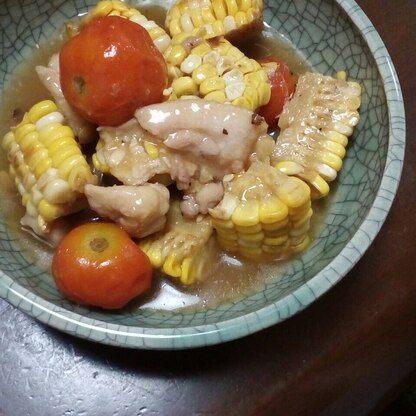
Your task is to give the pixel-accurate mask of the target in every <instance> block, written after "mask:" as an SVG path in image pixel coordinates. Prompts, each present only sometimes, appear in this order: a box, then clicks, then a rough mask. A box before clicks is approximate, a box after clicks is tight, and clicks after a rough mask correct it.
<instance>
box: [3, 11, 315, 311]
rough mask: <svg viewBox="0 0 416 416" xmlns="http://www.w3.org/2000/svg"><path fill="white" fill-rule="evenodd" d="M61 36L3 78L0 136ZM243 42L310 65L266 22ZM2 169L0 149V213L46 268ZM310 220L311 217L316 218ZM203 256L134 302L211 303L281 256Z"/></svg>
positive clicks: (273, 271)
mask: <svg viewBox="0 0 416 416" xmlns="http://www.w3.org/2000/svg"><path fill="white" fill-rule="evenodd" d="M142 12H144V13H145V14H146V15H147V16H149V17H150V18H151V19H153V20H155V21H159V22H163V13H164V12H163V10H162V9H161V8H160V7H153V8H152V7H146V9H142ZM63 38H64V35H63V31H62V32H60V33H57V34H56V35H55V36H54V37H53V38H52V39H50V40H49V41H48V42H46V43H44V44H43V45H41V46H40V47H39V48H38V49H36V50H35V51H33V53H32V55H31V56H30V57H29V58H28V59H27V60H26V61H25V62H24V63H22V64H21V65H20V66H19V67H18V68H17V69H16V71H15V73H14V74H13V77H12V78H11V80H10V82H9V84H8V85H7V86H5V90H4V92H3V102H2V107H1V111H0V137H3V136H4V134H5V133H6V132H7V131H8V129H9V126H10V125H12V124H13V114H14V113H15V110H16V109H18V110H19V111H20V112H22V111H23V112H24V111H26V110H28V109H29V108H30V107H31V106H32V105H33V104H35V103H36V102H38V101H41V100H43V99H46V98H50V95H49V93H48V92H47V91H46V89H45V88H44V87H43V86H42V84H41V83H40V81H39V80H38V77H37V74H36V72H35V71H34V67H35V66H36V65H46V64H47V62H48V60H49V58H50V56H51V55H52V54H53V53H55V52H56V51H58V50H59V47H60V45H61V44H62V42H63ZM248 44H249V45H250V46H249V47H244V45H243V47H242V49H243V51H244V52H245V53H246V54H247V55H249V56H251V57H253V58H260V57H262V56H265V55H269V54H273V55H277V56H280V57H281V58H282V59H283V60H285V61H286V62H287V63H288V65H289V67H290V68H291V69H292V70H293V71H294V72H296V73H301V72H304V71H305V70H307V69H310V67H309V65H308V64H307V62H306V60H305V59H304V58H303V57H302V56H300V55H299V54H297V53H296V51H295V49H294V48H293V46H292V45H291V44H290V43H289V41H288V40H286V39H285V38H283V37H282V36H280V35H277V34H276V33H275V32H273V31H272V30H271V29H270V28H267V27H266V28H265V30H264V32H263V33H262V34H261V35H258V36H255V37H253V38H252V39H250V41H249V42H246V45H248ZM7 169H8V168H7V160H6V157H5V155H4V152H3V151H1V152H0V196H1V201H2V204H1V209H2V211H3V214H4V216H5V217H6V218H8V226H9V229H10V232H11V233H13V234H14V235H16V237H17V238H18V239H19V241H20V242H21V246H22V248H23V249H25V250H26V251H28V252H30V253H31V256H32V257H33V261H34V262H35V263H36V264H37V265H38V266H39V267H40V268H41V269H43V270H46V271H49V270H50V264H51V258H52V253H53V250H52V248H51V247H50V246H49V245H48V244H46V243H44V242H42V241H40V240H39V239H37V238H35V237H34V236H33V235H31V234H30V233H28V232H26V231H24V230H22V229H21V227H20V218H21V217H22V216H23V213H24V209H23V207H22V206H21V204H20V197H18V195H17V193H16V190H15V188H14V185H13V183H11V180H10V178H9V176H8V174H7V173H6V172H7ZM313 222H316V218H314V221H313ZM314 227H316V224H315V225H314ZM207 251H208V250H207ZM204 262H205V264H206V266H207V267H205V269H206V276H205V278H204V280H203V281H201V282H198V283H196V284H194V285H192V286H190V287H180V286H177V285H176V284H174V283H172V282H171V281H170V280H168V279H166V278H165V277H164V276H163V275H162V274H161V273H159V272H155V280H154V285H153V286H154V287H153V290H152V292H151V293H150V294H149V295H148V296H146V298H145V299H144V302H142V303H141V304H140V305H138V306H137V307H138V308H155V309H159V310H174V309H178V308H184V307H185V308H202V307H212V306H215V305H216V304H218V303H222V302H224V301H227V300H231V299H238V298H241V297H243V296H245V295H248V294H252V293H254V292H255V291H256V290H257V289H259V288H260V287H262V286H263V285H264V284H265V283H266V282H268V281H270V280H271V279H272V280H275V279H279V277H280V276H281V275H282V273H284V269H285V262H284V261H279V262H277V261H273V262H261V263H257V262H250V261H247V260H243V259H239V258H236V257H234V256H231V255H228V254H227V253H224V252H222V251H220V250H219V249H218V248H217V247H216V246H215V245H212V247H211V249H210V250H209V255H208V256H207V257H206V258H205V259H204ZM51 279H52V278H51Z"/></svg>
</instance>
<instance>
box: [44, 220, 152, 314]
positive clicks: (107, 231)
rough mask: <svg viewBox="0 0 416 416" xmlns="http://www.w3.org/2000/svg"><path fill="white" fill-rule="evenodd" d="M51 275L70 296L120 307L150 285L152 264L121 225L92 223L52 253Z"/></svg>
mask: <svg viewBox="0 0 416 416" xmlns="http://www.w3.org/2000/svg"><path fill="white" fill-rule="evenodd" d="M52 274H53V277H54V279H55V282H56V285H57V286H58V289H59V290H60V291H61V292H62V293H63V294H64V295H65V296H66V297H67V298H68V299H70V300H72V301H74V302H77V303H80V304H86V305H91V306H98V307H100V308H104V309H118V308H122V307H123V306H125V305H126V304H127V303H128V302H129V301H130V300H132V299H133V298H135V297H136V296H138V295H140V294H142V293H143V292H145V291H146V290H147V289H149V288H150V285H151V279H152V267H151V265H150V261H149V259H148V258H147V256H146V254H144V253H143V251H142V250H140V248H139V247H138V246H137V245H136V244H135V243H134V242H133V240H132V239H131V238H130V236H129V235H128V234H127V233H126V232H125V231H124V230H122V229H121V228H120V227H119V226H117V225H116V224H112V223H101V222H92V223H87V224H83V225H80V226H78V227H76V228H74V229H73V230H72V231H70V232H69V233H68V234H67V235H66V236H65V237H64V238H63V239H62V241H61V242H60V243H59V245H58V248H57V250H56V251H55V254H54V256H53V260H52Z"/></svg>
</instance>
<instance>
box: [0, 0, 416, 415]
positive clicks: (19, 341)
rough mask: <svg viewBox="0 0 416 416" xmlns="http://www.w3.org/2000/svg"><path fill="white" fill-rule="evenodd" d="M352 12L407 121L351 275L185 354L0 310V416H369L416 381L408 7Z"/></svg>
mask: <svg viewBox="0 0 416 416" xmlns="http://www.w3.org/2000/svg"><path fill="white" fill-rule="evenodd" d="M358 3H359V5H360V6H361V7H362V8H363V9H364V11H365V12H366V13H367V15H368V16H369V17H370V19H371V20H372V21H373V23H374V24H375V26H376V28H377V29H378V30H379V33H380V35H381V37H382V38H383V39H384V41H385V44H386V46H387V48H388V50H389V51H390V54H391V56H392V58H393V62H394V63H395V66H396V69H397V71H398V74H399V77H400V80H401V85H402V88H403V93H404V97H405V103H406V109H407V120H408V124H407V131H408V134H407V137H408V141H407V148H406V161H405V166H404V172H403V179H402V182H401V185H400V189H399V192H398V195H397V198H396V200H395V202H394V205H393V208H392V211H391V213H390V215H389V216H388V219H387V221H386V223H385V225H384V227H383V228H382V230H381V232H380V234H379V235H378V237H377V238H376V240H375V242H374V244H373V245H372V246H371V248H370V249H369V250H368V252H367V253H366V254H365V256H364V257H363V259H362V260H361V261H360V262H359V263H358V265H357V266H356V267H355V268H354V269H353V270H352V271H351V272H350V273H349V274H348V275H347V276H346V278H345V279H343V280H342V281H341V283H339V284H338V285H337V286H336V287H334V288H333V289H332V290H331V291H330V292H328V293H327V294H326V295H325V296H323V297H322V298H321V299H320V300H319V301H317V302H316V303H314V304H313V305H312V306H311V307H309V308H307V309H306V310H305V311H303V312H302V313H300V314H298V315H296V316H295V317H293V318H291V319H289V320H288V321H286V322H284V323H282V324H279V325H277V326H275V327H272V328H269V329H267V330H264V331H262V332H260V333H257V334H255V335H252V336H250V337H247V338H244V339H241V340H238V341H234V342H231V343H228V344H224V345H219V346H215V347H210V348H207V349H199V350H192V351H180V352H152V351H135V350H123V349H117V348H112V347H107V346H102V345H97V344H93V343H89V342H86V341H82V340H78V339H75V338H72V337H70V336H67V335H65V334H62V333H59V332H57V331H55V330H54V329H51V328H49V327H46V326H43V325H42V324H39V323H38V322H37V321H35V320H33V319H31V318H29V317H27V316H26V315H24V314H23V313H21V312H20V311H18V310H16V309H15V308H13V307H12V306H9V305H8V304H7V303H6V302H4V301H2V300H0V316H1V318H0V415H3V416H25V415H30V416H40V415H42V416H58V415H65V416H78V415H80V416H82V415H83V416H94V415H99V416H106V415H111V416H125V415H126V416H133V415H134V416H155V415H158V416H161V415H199V416H207V415H224V416H231V415H236V416H246V415H255V416H260V415H271V416H274V415H278V414H279V415H280V414H282V415H283V414H284V415H285V416H292V415H297V416H302V415H307V416H314V415H331V416H333V415H336V416H341V415H345V416H351V415H353V416H360V415H368V414H373V415H375V414H377V413H378V412H379V411H381V410H382V409H384V408H385V406H387V405H388V403H389V402H390V401H392V400H393V399H394V398H395V397H396V396H397V395H398V394H399V393H400V392H401V391H403V389H404V388H406V387H407V386H408V385H410V383H411V382H413V381H415V378H414V376H415V371H416V267H415V262H416V220H415V215H414V214H415V212H416V208H415V205H416V139H415V137H416V111H415V109H416V90H415V87H416V82H415V78H414V77H415V67H416V50H415V47H414V46H415V43H416V29H415V28H416V24H415V21H416V1H415V0H401V1H397V0H360V1H358Z"/></svg>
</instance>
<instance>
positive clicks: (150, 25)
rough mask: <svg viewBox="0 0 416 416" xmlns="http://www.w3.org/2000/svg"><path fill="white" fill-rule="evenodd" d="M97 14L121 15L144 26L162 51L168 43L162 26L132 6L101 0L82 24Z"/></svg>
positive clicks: (111, 0)
mask: <svg viewBox="0 0 416 416" xmlns="http://www.w3.org/2000/svg"><path fill="white" fill-rule="evenodd" d="M97 16H121V17H124V18H126V19H129V20H131V21H132V22H134V23H137V24H139V25H140V26H142V27H144V28H145V29H146V30H147V32H148V33H149V35H150V37H151V38H152V40H153V43H154V44H155V46H156V47H157V49H158V50H159V51H160V52H161V53H163V52H164V51H165V49H166V48H167V47H168V46H169V44H170V36H169V35H168V34H167V33H166V32H165V30H164V29H163V28H161V27H160V26H158V25H157V24H156V23H155V22H154V21H153V20H148V19H147V17H146V16H144V15H143V14H142V13H140V11H139V10H137V9H135V8H134V7H129V6H128V5H127V4H125V3H124V2H122V1H119V0H102V1H100V2H98V3H97V5H96V6H95V8H94V9H93V10H92V11H91V12H90V13H88V15H87V16H86V17H85V18H84V19H83V21H82V24H86V23H88V22H89V21H90V20H91V19H93V18H94V17H97Z"/></svg>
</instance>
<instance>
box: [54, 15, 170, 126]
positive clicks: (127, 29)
mask: <svg viewBox="0 0 416 416" xmlns="http://www.w3.org/2000/svg"><path fill="white" fill-rule="evenodd" d="M59 66H60V82H61V87H62V92H63V94H64V96H65V98H66V100H67V101H68V102H69V103H70V104H71V105H72V106H73V107H74V108H75V109H76V110H77V111H78V112H79V113H80V115H81V116H83V117H84V118H85V119H86V120H88V121H90V122H92V123H94V124H98V125H110V126H117V125H120V124H122V123H124V122H126V121H128V120H129V119H131V118H132V117H133V115H134V112H135V110H136V109H137V108H140V107H142V106H145V105H148V104H153V103H157V102H161V101H163V98H164V97H163V90H164V89H165V88H166V87H167V84H168V73H167V67H166V62H165V60H164V58H163V56H162V54H161V53H160V52H159V51H158V49H157V48H156V46H155V45H154V44H153V41H152V39H151V37H150V35H149V34H148V33H147V31H146V29H144V28H143V27H142V26H140V25H138V24H136V23H134V22H131V21H130V20H128V19H125V18H122V17H119V16H105V17H97V18H95V19H93V20H92V21H91V22H90V23H89V24H87V25H86V26H85V27H84V28H83V29H82V30H81V32H80V33H79V34H78V35H76V36H75V37H73V38H71V39H70V40H69V41H68V42H67V43H66V44H64V46H63V47H62V49H61V51H60V54H59Z"/></svg>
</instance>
